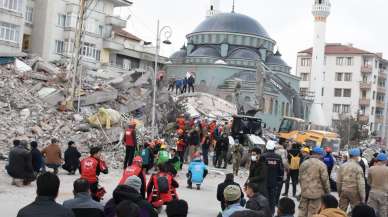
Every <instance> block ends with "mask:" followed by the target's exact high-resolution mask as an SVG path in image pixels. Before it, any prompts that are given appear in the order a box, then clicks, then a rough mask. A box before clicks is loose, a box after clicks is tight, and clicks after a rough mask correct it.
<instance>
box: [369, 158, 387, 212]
mask: <svg viewBox="0 0 388 217" xmlns="http://www.w3.org/2000/svg"><path fill="white" fill-rule="evenodd" d="M375 160H376V162H375V164H374V166H372V167H371V168H369V171H368V183H369V184H370V186H371V190H370V193H369V198H368V205H369V206H371V207H372V208H373V209H374V210H376V211H377V210H378V211H379V216H388V203H387V202H386V201H387V192H388V182H387V180H388V167H387V161H388V158H387V155H386V154H384V153H379V154H377V156H376V158H375Z"/></svg>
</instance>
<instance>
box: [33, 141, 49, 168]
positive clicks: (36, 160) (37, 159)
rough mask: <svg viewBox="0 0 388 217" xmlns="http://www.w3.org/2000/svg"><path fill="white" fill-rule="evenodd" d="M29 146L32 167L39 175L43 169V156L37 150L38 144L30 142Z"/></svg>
mask: <svg viewBox="0 0 388 217" xmlns="http://www.w3.org/2000/svg"><path fill="white" fill-rule="evenodd" d="M30 145H31V156H32V167H33V169H34V172H35V173H39V172H40V171H41V170H44V169H45V167H44V160H43V155H42V153H41V152H40V151H39V149H38V142H36V141H32V142H31V143H30Z"/></svg>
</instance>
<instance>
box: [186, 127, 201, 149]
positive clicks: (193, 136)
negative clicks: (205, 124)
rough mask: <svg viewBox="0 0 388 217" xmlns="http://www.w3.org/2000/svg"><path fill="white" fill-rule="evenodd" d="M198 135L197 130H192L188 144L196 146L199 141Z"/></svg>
mask: <svg viewBox="0 0 388 217" xmlns="http://www.w3.org/2000/svg"><path fill="white" fill-rule="evenodd" d="M200 142H201V141H200V136H199V132H198V131H193V132H191V133H190V139H189V144H190V145H195V146H198V145H199V143H200Z"/></svg>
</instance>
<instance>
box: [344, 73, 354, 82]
mask: <svg viewBox="0 0 388 217" xmlns="http://www.w3.org/2000/svg"><path fill="white" fill-rule="evenodd" d="M344 81H352V73H350V72H348V73H345V77H344Z"/></svg>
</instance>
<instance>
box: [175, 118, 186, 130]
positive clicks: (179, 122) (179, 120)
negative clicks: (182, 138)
mask: <svg viewBox="0 0 388 217" xmlns="http://www.w3.org/2000/svg"><path fill="white" fill-rule="evenodd" d="M176 124H177V125H178V128H179V129H182V130H185V125H186V122H185V119H184V118H177V119H176Z"/></svg>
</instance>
